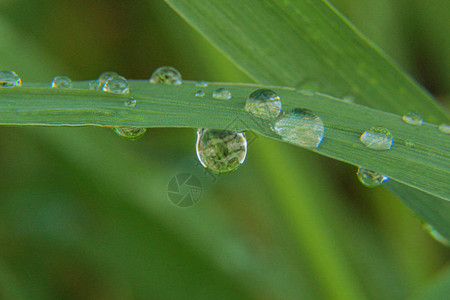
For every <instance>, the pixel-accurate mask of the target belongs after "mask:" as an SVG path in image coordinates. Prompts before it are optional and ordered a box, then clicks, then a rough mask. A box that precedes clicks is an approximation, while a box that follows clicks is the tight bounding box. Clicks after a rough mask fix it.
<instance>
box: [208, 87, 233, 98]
mask: <svg viewBox="0 0 450 300" xmlns="http://www.w3.org/2000/svg"><path fill="white" fill-rule="evenodd" d="M212 97H213V98H214V99H217V100H230V99H231V92H230V91H229V90H226V89H223V88H220V89H217V90H215V91H214V92H213V94H212Z"/></svg>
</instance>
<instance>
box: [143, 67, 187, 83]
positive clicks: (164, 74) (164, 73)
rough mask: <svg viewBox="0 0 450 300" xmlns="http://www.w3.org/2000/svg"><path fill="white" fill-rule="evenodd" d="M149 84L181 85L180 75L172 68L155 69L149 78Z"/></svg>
mask: <svg viewBox="0 0 450 300" xmlns="http://www.w3.org/2000/svg"><path fill="white" fill-rule="evenodd" d="M150 83H154V84H156V83H161V84H166V85H181V84H182V79H181V74H180V72H178V70H177V69H175V68H174V67H169V66H164V67H159V68H158V69H156V70H155V71H154V72H153V74H152V76H151V77H150Z"/></svg>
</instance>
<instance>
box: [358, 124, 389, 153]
mask: <svg viewBox="0 0 450 300" xmlns="http://www.w3.org/2000/svg"><path fill="white" fill-rule="evenodd" d="M360 140H361V142H362V143H363V144H364V145H365V146H366V147H367V148H370V149H373V150H390V149H391V148H392V144H393V143H394V138H393V136H392V134H391V132H390V131H389V130H388V129H386V128H384V127H381V126H374V127H372V128H370V129H369V130H367V131H365V132H364V133H363V134H362V135H361V137H360Z"/></svg>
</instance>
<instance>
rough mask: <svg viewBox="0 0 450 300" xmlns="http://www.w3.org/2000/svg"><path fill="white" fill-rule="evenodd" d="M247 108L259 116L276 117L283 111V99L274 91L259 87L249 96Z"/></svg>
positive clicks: (265, 117) (246, 103) (264, 117)
mask: <svg viewBox="0 0 450 300" xmlns="http://www.w3.org/2000/svg"><path fill="white" fill-rule="evenodd" d="M245 110H246V111H248V112H249V113H251V114H252V115H254V116H256V117H259V118H263V119H274V118H276V117H278V116H279V115H280V113H281V100H280V97H279V96H278V95H277V94H276V93H275V92H274V91H272V90H268V89H259V90H256V91H254V92H253V93H251V94H250V96H248V98H247V101H246V102H245Z"/></svg>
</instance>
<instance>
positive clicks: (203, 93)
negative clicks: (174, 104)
mask: <svg viewBox="0 0 450 300" xmlns="http://www.w3.org/2000/svg"><path fill="white" fill-rule="evenodd" d="M194 96H195V97H199V98H203V97H204V96H205V92H204V91H197V92H196V93H195V95H194Z"/></svg>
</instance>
